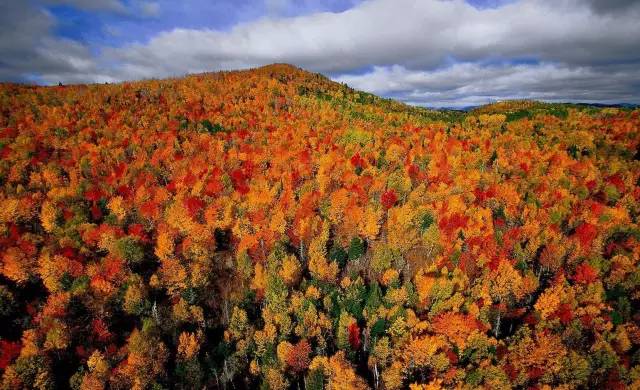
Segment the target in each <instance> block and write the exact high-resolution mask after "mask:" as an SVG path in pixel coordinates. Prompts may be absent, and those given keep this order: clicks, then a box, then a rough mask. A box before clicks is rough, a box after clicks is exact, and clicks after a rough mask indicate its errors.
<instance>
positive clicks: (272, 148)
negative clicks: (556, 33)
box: [0, 65, 640, 390]
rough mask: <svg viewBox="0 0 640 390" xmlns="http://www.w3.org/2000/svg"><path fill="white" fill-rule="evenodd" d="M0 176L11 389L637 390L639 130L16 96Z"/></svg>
mask: <svg viewBox="0 0 640 390" xmlns="http://www.w3.org/2000/svg"><path fill="white" fill-rule="evenodd" d="M0 158H1V161H0V324H1V326H0V374H1V381H0V388H3V389H4V388H6V389H20V388H29V389H30V388H37V389H53V388H72V389H103V388H110V389H129V388H134V389H170V388H182V389H202V388H220V389H230V388H236V389H239V388H262V389H271V390H276V389H289V388H291V389H302V388H304V389H323V388H329V389H358V388H378V389H404V388H412V389H427V388H428V389H438V388H467V389H470V388H486V389H507V388H531V389H546V388H563V389H574V388H625V387H629V388H637V387H640V315H639V314H638V307H640V228H639V226H638V223H639V217H640V203H639V202H640V110H638V109H636V110H632V109H621V108H620V109H619V108H595V107H588V106H579V105H568V104H546V103H538V102H528V101H516V102H503V103H498V104H495V105H489V106H484V107H480V108H478V109H476V110H472V111H470V112H465V113H463V112H453V111H430V110H426V109H422V108H414V107H409V106H406V105H403V104H401V103H398V102H394V101H390V100H385V99H381V98H378V97H375V96H373V95H370V94H366V93H363V92H358V91H355V90H353V89H350V88H349V87H347V86H344V85H341V84H337V83H333V82H331V81H329V80H328V79H326V78H324V77H323V76H321V75H317V74H311V73H308V72H305V71H302V70H300V69H297V68H294V67H291V66H287V65H272V66H267V67H263V68H259V69H253V70H248V71H241V72H220V73H212V74H198V75H191V76H187V77H185V78H181V79H167V80H148V81H141V82H127V83H121V84H108V85H76V86H58V87H32V86H23V85H13V84H3V85H1V86H0Z"/></svg>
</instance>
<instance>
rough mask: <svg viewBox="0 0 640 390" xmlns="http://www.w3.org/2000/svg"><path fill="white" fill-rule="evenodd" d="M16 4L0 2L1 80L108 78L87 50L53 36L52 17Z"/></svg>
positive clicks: (49, 80)
mask: <svg viewBox="0 0 640 390" xmlns="http://www.w3.org/2000/svg"><path fill="white" fill-rule="evenodd" d="M17 3H19V4H18V5H16V4H12V5H9V4H7V3H0V53H1V54H2V55H1V56H0V79H2V80H5V81H24V80H34V79H35V80H41V81H44V82H47V83H57V82H58V81H61V80H64V81H74V80H75V81H86V80H93V81H98V80H101V79H104V78H105V77H109V76H104V75H101V74H100V73H99V72H98V69H97V66H96V64H95V59H94V58H93V56H92V55H91V53H90V52H89V50H88V49H87V48H86V47H84V46H83V45H81V44H79V43H77V42H75V41H72V40H68V39H59V38H55V37H52V36H51V35H50V30H51V29H52V27H53V26H54V25H55V20H54V19H53V18H52V17H51V15H50V14H48V13H47V12H45V11H42V10H34V9H33V8H31V7H30V6H29V5H28V4H27V2H17ZM25 26H26V28H25Z"/></svg>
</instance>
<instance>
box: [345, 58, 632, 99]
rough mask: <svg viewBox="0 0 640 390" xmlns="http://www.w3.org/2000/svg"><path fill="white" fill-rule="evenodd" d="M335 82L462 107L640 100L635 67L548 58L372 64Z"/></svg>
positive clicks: (404, 97) (387, 94) (381, 93)
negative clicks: (521, 101)
mask: <svg viewBox="0 0 640 390" xmlns="http://www.w3.org/2000/svg"><path fill="white" fill-rule="evenodd" d="M336 81H339V82H343V83H347V84H348V85H350V86H352V87H354V88H357V89H362V90H366V91H371V92H373V93H376V94H380V95H385V96H394V97H396V98H398V99H399V100H402V101H405V102H407V103H410V104H416V105H426V106H432V107H456V106H457V107H461V106H468V105H478V104H486V103H490V102H494V101H496V100H504V99H516V98H528V99H538V100H545V101H574V102H602V103H619V102H630V103H640V98H639V97H638V90H637V88H638V86H639V85H640V69H639V68H638V67H636V66H635V65H634V66H628V65H623V66H614V67H611V66H608V67H586V66H579V67H569V66H567V65H557V64H551V63H541V64H520V65H510V64H498V65H481V64H474V63H461V64H455V65H452V66H450V67H446V68H443V69H437V70H433V71H419V70H409V69H406V68H405V67H402V66H398V65H396V66H390V67H375V68H374V69H373V70H372V71H371V72H367V73H364V74H359V75H343V76H340V77H337V78H336Z"/></svg>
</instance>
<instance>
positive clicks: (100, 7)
mask: <svg viewBox="0 0 640 390" xmlns="http://www.w3.org/2000/svg"><path fill="white" fill-rule="evenodd" d="M45 2H46V3H48V4H60V5H69V6H72V7H76V8H79V9H84V10H90V11H112V12H122V13H124V12H126V10H127V7H125V5H124V4H123V3H122V2H121V1H120V0H45Z"/></svg>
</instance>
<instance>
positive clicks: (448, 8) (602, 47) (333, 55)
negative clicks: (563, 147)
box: [108, 0, 640, 77]
mask: <svg viewBox="0 0 640 390" xmlns="http://www.w3.org/2000/svg"><path fill="white" fill-rule="evenodd" d="M580 4H581V3H579V2H577V1H568V0H557V1H555V2H554V3H553V4H551V3H550V2H548V1H537V0H523V1H520V2H517V3H511V4H507V5H505V6H503V7H499V8H492V9H477V8H474V7H473V6H471V5H469V4H467V3H465V2H463V1H461V0H452V1H438V0H422V1H413V0H371V1H368V2H365V3H362V4H360V5H359V6H357V7H354V8H352V9H350V10H347V11H345V12H342V13H326V12H325V13H316V14H312V15H306V16H300V17H293V18H279V19H278V18H276V19H274V18H265V19H262V20H259V21H255V22H251V23H245V24H241V25H238V26H236V27H235V28H233V29H232V30H231V31H228V32H220V31H215V30H195V29H191V30H190V29H174V30H172V31H168V32H163V33H160V34H158V35H157V36H156V37H154V38H153V39H151V40H150V41H149V42H147V43H146V44H135V45H131V46H129V47H126V48H124V49H118V50H110V51H108V55H109V56H110V57H111V58H113V59H115V60H121V61H123V62H124V63H126V64H128V65H132V66H133V67H135V68H136V69H137V71H138V73H136V74H135V75H133V76H134V77H136V76H141V75H147V76H152V75H166V74H172V73H180V72H189V71H199V70H204V69H224V68H226V67H228V66H229V65H233V66H237V65H238V64H244V65H245V66H252V65H257V64H265V63H270V62H276V61H278V62H293V63H296V64H298V65H301V66H303V67H307V68H310V69H313V70H318V71H324V72H345V71H349V70H351V69H355V68H361V67H366V66H370V65H380V66H382V65H393V64H401V65H405V66H407V67H410V68H422V69H425V68H426V69H433V68H434V67H437V66H442V64H443V63H444V62H445V61H447V60H449V59H451V58H453V59H455V60H460V61H465V62H469V61H480V60H484V59H487V58H491V57H493V58H503V59H504V58H513V57H516V58H518V57H534V58H537V59H539V60H541V61H553V62H561V63H567V64H574V65H585V64H593V63H602V62H626V61H632V60H633V61H636V60H637V59H638V54H637V53H638V49H640V43H639V42H640V41H639V40H638V39H637V36H638V35H639V34H640V23H637V20H638V19H639V18H640V11H633V10H632V11H630V12H627V13H625V14H623V15H620V16H619V17H616V18H615V19H614V18H611V17H610V16H607V15H601V14H599V13H596V12H593V11H592V10H591V8H590V7H588V6H585V5H582V6H580ZM169 58H171V59H172V61H170V63H169V62H168V61H167V60H168V59H169ZM158 64H161V65H160V66H158Z"/></svg>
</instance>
